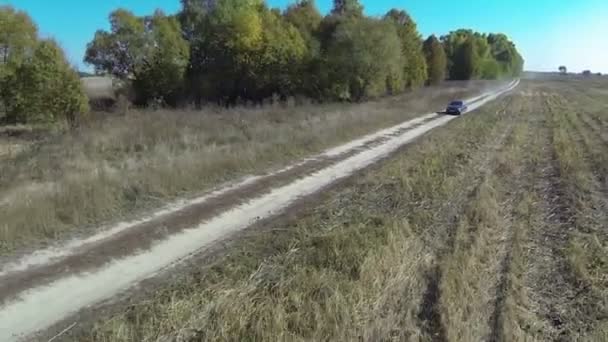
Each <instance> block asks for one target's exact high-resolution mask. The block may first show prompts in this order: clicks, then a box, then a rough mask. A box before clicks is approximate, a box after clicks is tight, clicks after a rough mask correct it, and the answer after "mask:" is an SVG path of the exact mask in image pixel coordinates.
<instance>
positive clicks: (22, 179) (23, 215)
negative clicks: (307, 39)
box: [0, 83, 484, 254]
mask: <svg viewBox="0 0 608 342" xmlns="http://www.w3.org/2000/svg"><path fill="white" fill-rule="evenodd" d="M483 85H484V84H483V83H474V84H472V85H471V88H466V87H465V88H463V87H462V85H461V84H457V85H456V86H454V87H449V86H444V87H443V88H427V89H421V90H418V91H415V92H413V93H410V94H406V95H402V96H399V97H392V98H386V99H382V100H378V101H373V102H368V103H363V104H352V105H349V104H327V105H312V104H311V105H301V106H287V107H285V106H281V105H276V106H269V107H262V108H259V107H253V108H246V107H240V108H234V109H222V108H208V109H205V110H203V111H194V110H172V111H167V110H158V111H154V110H146V111H133V112H131V113H129V114H128V115H127V116H124V117H116V116H114V117H108V118H106V119H104V120H99V121H96V122H93V123H92V124H91V125H90V126H89V127H85V128H82V129H81V130H79V131H76V132H70V133H67V134H63V135H61V134H56V135H55V136H52V137H48V138H46V139H44V140H43V141H42V142H40V143H37V144H34V145H33V147H30V148H28V149H26V150H25V151H23V152H21V153H19V154H17V155H16V156H12V157H11V158H5V159H2V160H0V217H2V220H0V254H4V253H8V252H10V251H11V250H15V249H16V248H19V247H23V246H32V245H33V244H44V243H48V242H52V241H55V240H58V239H61V238H64V237H66V236H67V235H71V234H74V233H85V232H86V229H85V228H92V227H95V226H97V225H99V224H100V223H102V222H111V221H113V220H118V219H119V218H122V217H125V216H129V215H131V214H133V213H137V212H141V211H142V210H146V209H152V208H155V207H158V206H159V205H161V204H162V203H164V202H166V201H168V200H171V199H174V198H176V197H180V196H191V195H193V194H196V193H197V192H200V191H205V190H208V189H209V188H211V187H213V186H215V185H218V184H220V183H222V182H225V181H230V180H234V179H235V178H237V177H239V176H243V175H245V174H248V173H255V172H261V171H264V170H268V169H270V168H273V167H277V166H280V165H282V164H286V163H288V162H289V161H291V160H294V159H296V158H299V157H302V156H306V155H309V154H311V153H315V152H318V151H320V150H321V149H323V148H326V147H328V146H332V145H335V144H338V143H341V142H345V141H347V140H349V139H352V138H355V137H357V136H359V135H361V134H364V133H368V132H371V131H374V130H376V129H379V128H382V127H386V126H389V125H392V124H395V123H398V122H401V121H403V120H406V119H409V118H412V117H415V116H416V115H418V114H420V113H425V112H428V111H429V110H430V109H440V108H441V106H443V104H444V103H445V102H446V101H447V100H448V99H450V98H453V97H460V96H464V94H469V93H473V92H475V91H476V90H479V89H480V87H482V86H483Z"/></svg>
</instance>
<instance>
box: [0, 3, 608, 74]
mask: <svg viewBox="0 0 608 342" xmlns="http://www.w3.org/2000/svg"><path fill="white" fill-rule="evenodd" d="M292 1H293V0H267V3H269V4H270V5H271V6H273V7H281V8H284V7H285V6H286V5H288V4H289V3H291V2H292ZM361 2H362V3H363V5H364V6H365V10H366V13H367V14H369V15H378V16H379V15H382V14H384V13H386V12H387V11H388V9H390V8H393V7H396V8H402V9H405V10H407V11H408V12H409V13H410V14H411V15H412V17H413V18H414V20H416V22H417V23H418V28H419V30H420V32H421V33H422V34H423V35H425V36H426V35H429V34H431V33H435V34H437V35H441V34H444V33H447V32H449V31H451V30H454V29H458V28H472V29H475V30H478V31H482V32H503V33H506V34H507V35H508V36H510V37H511V38H512V39H513V40H514V41H515V43H516V44H517V46H518V48H519V50H520V51H521V52H522V54H523V56H524V58H525V60H526V66H525V68H526V70H541V71H547V70H556V69H557V67H558V66H559V65H562V64H563V65H566V66H568V68H569V70H572V71H581V70H584V69H591V70H592V71H601V72H603V73H608V18H607V17H606V15H608V1H607V0H460V1H458V0H410V1H407V0H362V1H361ZM0 4H9V5H12V6H13V7H16V8H18V9H21V10H25V11H26V12H28V13H29V14H30V15H31V16H32V17H33V18H34V20H35V22H36V23H37V24H38V27H39V30H40V32H41V34H42V35H43V36H46V37H53V38H55V39H56V40H58V41H59V42H60V44H61V45H62V46H63V48H64V49H65V50H66V52H67V54H68V58H69V59H70V62H72V64H75V65H78V67H79V68H81V69H86V66H85V65H84V64H83V62H82V58H83V55H84V50H85V47H86V44H87V42H89V41H90V39H91V38H92V37H93V34H94V32H95V31H96V30H97V29H99V28H104V29H107V28H108V26H109V24H108V20H107V17H108V14H109V13H110V12H111V11H112V10H113V9H116V8H118V7H123V8H127V9H130V10H132V11H133V12H135V13H136V14H138V15H143V14H149V13H152V11H153V10H154V9H155V8H161V9H163V10H164V11H165V12H167V13H174V12H176V11H177V10H178V9H179V7H180V5H179V0H89V1H82V0H52V1H47V0H0ZM331 4H332V1H331V0H317V5H318V7H319V8H320V9H321V11H322V12H323V13H326V12H327V11H328V10H329V9H330V7H331Z"/></svg>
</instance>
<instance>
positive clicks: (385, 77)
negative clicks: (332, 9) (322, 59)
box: [325, 18, 403, 101]
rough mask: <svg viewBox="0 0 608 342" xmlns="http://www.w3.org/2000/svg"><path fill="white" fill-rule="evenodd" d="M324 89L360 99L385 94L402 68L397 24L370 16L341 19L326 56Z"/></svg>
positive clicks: (338, 94) (339, 96) (338, 97)
mask: <svg viewBox="0 0 608 342" xmlns="http://www.w3.org/2000/svg"><path fill="white" fill-rule="evenodd" d="M326 61H327V63H326V66H325V70H326V74H327V75H328V78H327V83H326V84H325V88H326V89H327V90H328V92H329V95H330V96H331V97H333V98H336V99H343V100H353V101H358V100H361V99H362V98H364V97H375V96H380V95H384V94H386V93H387V92H388V91H389V90H390V89H389V83H390V82H393V83H400V82H401V80H400V78H401V75H402V70H403V69H402V67H403V57H402V55H401V48H400V41H399V36H398V35H397V32H396V28H395V25H393V24H391V23H389V22H387V21H380V20H375V19H369V18H362V19H357V20H346V21H342V22H341V23H340V24H339V25H338V26H337V28H336V31H335V33H334V35H333V39H332V41H331V42H330V45H329V47H328V50H327V55H326Z"/></svg>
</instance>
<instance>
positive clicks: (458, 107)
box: [445, 101, 467, 115]
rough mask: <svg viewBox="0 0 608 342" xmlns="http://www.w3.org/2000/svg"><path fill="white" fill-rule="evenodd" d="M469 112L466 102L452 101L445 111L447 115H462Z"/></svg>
mask: <svg viewBox="0 0 608 342" xmlns="http://www.w3.org/2000/svg"><path fill="white" fill-rule="evenodd" d="M466 111H467V105H466V104H464V101H452V102H450V104H449V105H448V107H447V108H446V109H445V112H446V114H456V115H460V114H462V113H464V112H466Z"/></svg>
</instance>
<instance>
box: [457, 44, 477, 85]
mask: <svg viewBox="0 0 608 342" xmlns="http://www.w3.org/2000/svg"><path fill="white" fill-rule="evenodd" d="M476 49H477V47H476V45H475V41H474V38H473V37H469V38H468V39H467V40H465V41H464V42H463V43H462V44H461V45H459V46H458V49H457V50H456V51H455V53H454V59H453V66H452V69H451V71H450V72H451V75H450V77H451V78H452V79H454V80H470V79H474V78H476V76H477V75H478V72H479V69H478V68H479V56H478V55H477V51H476Z"/></svg>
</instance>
